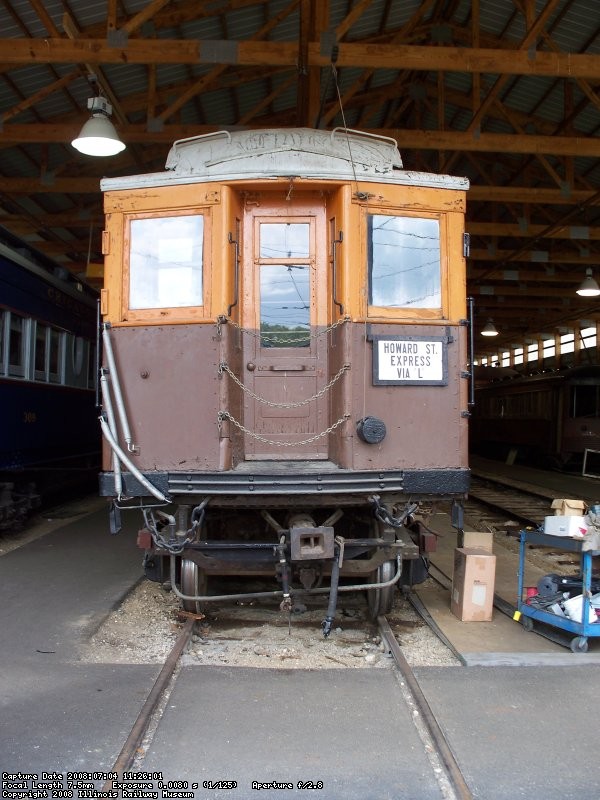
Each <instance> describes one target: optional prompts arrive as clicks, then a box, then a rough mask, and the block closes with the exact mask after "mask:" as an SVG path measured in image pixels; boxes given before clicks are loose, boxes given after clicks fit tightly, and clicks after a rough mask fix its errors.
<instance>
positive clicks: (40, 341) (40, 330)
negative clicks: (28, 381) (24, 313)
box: [35, 324, 48, 380]
mask: <svg viewBox="0 0 600 800" xmlns="http://www.w3.org/2000/svg"><path fill="white" fill-rule="evenodd" d="M47 330H48V328H47V327H46V326H45V325H39V324H38V325H36V328H35V373H36V378H41V379H42V380H46V332H47Z"/></svg>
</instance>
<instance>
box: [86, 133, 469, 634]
mask: <svg viewBox="0 0 600 800" xmlns="http://www.w3.org/2000/svg"><path fill="white" fill-rule="evenodd" d="M102 188H103V191H104V192H105V211H106V230H105V235H104V243H105V259H106V260H105V286H104V289H103V290H102V314H103V343H104V368H103V370H102V376H101V383H102V387H103V397H104V413H103V415H102V418H101V424H102V429H103V432H104V436H105V443H106V445H105V452H104V471H103V473H102V475H101V480H100V485H101V494H102V495H104V496H107V497H111V498H113V511H114V514H113V529H115V530H116V528H117V527H118V525H119V522H118V518H119V516H120V511H121V510H122V509H123V508H138V509H140V508H141V510H142V512H143V515H144V520H145V523H144V528H143V529H142V531H141V532H140V535H139V541H140V544H141V546H142V547H143V548H144V549H145V550H146V564H147V566H148V572H149V573H150V572H151V571H152V569H153V568H155V567H156V565H157V564H158V563H159V559H160V558H162V557H164V556H167V555H168V556H170V561H171V580H172V583H173V586H174V589H175V591H176V592H177V593H178V594H179V595H180V596H181V597H182V599H183V602H184V605H186V606H187V607H189V608H194V607H196V604H197V603H204V602H209V601H210V600H211V599H214V595H211V594H210V592H209V589H208V588H207V579H208V578H210V576H211V575H221V576H224V575H263V576H264V575H272V576H273V577H274V579H275V580H276V581H277V584H275V587H276V588H274V589H273V591H272V592H261V593H259V594H260V595H263V596H264V595H270V594H272V595H274V596H281V597H282V598H283V599H282V603H283V606H284V607H289V606H290V604H291V602H292V601H293V598H294V597H295V596H296V595H299V594H302V593H308V594H311V593H312V594H315V593H319V592H321V593H324V594H326V595H329V609H328V613H327V617H326V620H325V622H324V624H323V629H324V632H325V633H326V634H327V633H328V632H329V629H330V627H331V620H332V618H333V611H334V609H335V602H336V597H337V593H338V591H346V590H349V589H353V588H354V589H356V588H367V589H368V593H369V600H370V609H371V613H372V614H373V615H376V614H378V613H382V612H383V611H385V610H386V609H387V608H389V606H390V603H391V602H392V599H393V593H394V590H395V587H396V585H397V584H398V582H399V581H401V582H405V581H407V580H409V578H410V576H409V573H410V572H413V577H414V576H415V575H416V573H418V572H419V570H409V569H408V567H409V566H410V564H411V563H413V566H414V563H415V559H420V557H421V556H422V555H423V549H424V548H425V549H426V547H427V544H428V537H427V536H426V535H425V534H424V532H423V531H422V530H420V528H419V525H418V524H417V523H416V519H417V518H418V516H419V512H420V510H421V509H422V507H423V504H428V505H429V504H431V503H432V502H433V501H438V500H443V501H449V502H452V504H453V508H454V510H455V512H456V513H455V519H456V524H457V526H458V527H460V526H461V524H462V523H461V519H462V514H461V508H462V505H461V503H462V499H463V498H464V497H465V495H466V492H467V490H468V485H469V469H468V456H467V424H468V419H467V418H468V380H467V362H468V355H467V338H468V337H467V325H466V322H465V317H466V298H465V234H464V213H465V197H466V191H467V188H468V185H467V181H466V180H464V179H461V178H454V177H449V176H438V175H431V174H425V173H416V172H411V171H407V170H404V169H403V168H402V163H401V160H400V155H399V153H398V150H397V146H396V143H395V141H394V140H391V139H387V138H383V137H374V136H369V135H365V134H360V133H358V132H355V131H348V130H345V129H344V130H340V129H336V130H334V131H331V132H327V131H323V130H309V129H282V130H263V131H237V132H231V133H229V132H218V133H215V134H210V135H207V136H200V137H196V138H193V139H189V140H184V141H180V142H177V143H175V145H174V146H173V147H172V149H171V152H170V154H169V158H168V161H167V166H166V170H165V171H164V172H161V173H156V174H147V175H140V176H134V177H129V178H127V177H126V178H115V179H106V180H104V181H103V184H102ZM403 576H404V577H403ZM407 576H408V577H407ZM219 596H220V597H222V596H223V595H219Z"/></svg>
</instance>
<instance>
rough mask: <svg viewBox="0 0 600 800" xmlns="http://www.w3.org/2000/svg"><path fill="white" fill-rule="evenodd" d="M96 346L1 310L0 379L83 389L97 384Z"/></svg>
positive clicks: (28, 318)
mask: <svg viewBox="0 0 600 800" xmlns="http://www.w3.org/2000/svg"><path fill="white" fill-rule="evenodd" d="M94 363H95V345H94V344H92V343H91V342H89V341H88V340H86V339H84V338H82V337H80V336H75V335H74V334H73V333H70V332H69V331H64V330H61V329H59V328H56V327H54V326H52V325H47V324H45V323H43V322H40V321H39V320H36V319H33V318H31V317H25V316H23V315H22V314H17V313H15V312H14V311H0V377H3V378H13V379H15V380H25V381H33V382H40V383H55V384H59V385H62V386H72V387H77V388H82V389H93V388H94V387H95V384H96V374H95V367H94Z"/></svg>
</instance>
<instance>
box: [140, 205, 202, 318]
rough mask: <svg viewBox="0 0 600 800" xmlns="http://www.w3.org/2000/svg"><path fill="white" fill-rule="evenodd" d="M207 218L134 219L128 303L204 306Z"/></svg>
mask: <svg viewBox="0 0 600 800" xmlns="http://www.w3.org/2000/svg"><path fill="white" fill-rule="evenodd" d="M203 235H204V218H203V217H202V216H201V215H200V214H196V215H193V216H177V217H152V218H148V219H134V220H132V221H131V246H130V253H129V307H130V308H132V309H141V308H174V307H182V306H201V305H203V299H202V259H203V246H202V245H203Z"/></svg>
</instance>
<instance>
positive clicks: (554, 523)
mask: <svg viewBox="0 0 600 800" xmlns="http://www.w3.org/2000/svg"><path fill="white" fill-rule="evenodd" d="M587 531H588V523H587V521H586V518H585V517H575V516H572V515H569V516H566V517H565V516H555V517H544V533H547V534H549V535H550V536H567V537H568V538H571V539H573V538H577V539H581V538H583V537H584V536H585V535H586V533H587Z"/></svg>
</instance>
